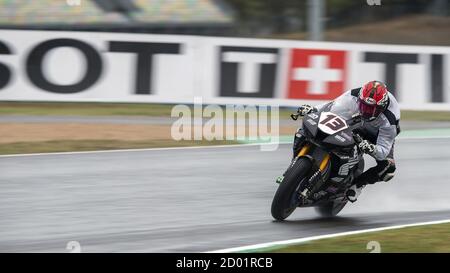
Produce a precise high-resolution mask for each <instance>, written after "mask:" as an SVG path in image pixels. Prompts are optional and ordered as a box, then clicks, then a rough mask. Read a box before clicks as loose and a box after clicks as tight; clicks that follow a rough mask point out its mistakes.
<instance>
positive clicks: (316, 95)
mask: <svg viewBox="0 0 450 273" xmlns="http://www.w3.org/2000/svg"><path fill="white" fill-rule="evenodd" d="M345 58H346V52H345V51H341V50H316V49H292V54H291V65H290V67H289V76H288V77H289V78H288V98H290V99H311V100H333V99H335V98H336V97H338V96H339V95H341V94H342V92H344V88H345V78H346V67H345Z"/></svg>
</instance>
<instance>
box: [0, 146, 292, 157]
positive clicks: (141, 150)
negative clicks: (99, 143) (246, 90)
mask: <svg viewBox="0 0 450 273" xmlns="http://www.w3.org/2000/svg"><path fill="white" fill-rule="evenodd" d="M279 144H286V143H279ZM258 145H276V143H242V144H225V145H209V146H184V147H165V148H142V149H116V150H95V151H79V152H55V153H33V154H10V155H0V157H21V156H45V155H73V154H97V153H99V154H100V153H127V152H146V151H166V150H185V149H211V148H230V147H231V148H233V147H242V146H258Z"/></svg>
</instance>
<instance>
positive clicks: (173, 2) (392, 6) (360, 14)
mask: <svg viewBox="0 0 450 273" xmlns="http://www.w3.org/2000/svg"><path fill="white" fill-rule="evenodd" d="M378 4H380V5H378ZM449 6H450V5H449V3H448V1H447V0H380V1H376V0H368V1H366V0H357V1H355V0H315V1H314V0H309V1H308V0H43V1H32V0H15V1H14V0H1V1H0V7H1V9H0V27H1V28H6V29H46V30H86V31H115V32H117V31H118V32H132V33H162V34H193V35H218V36H233V37H265V38H288V39H302V40H303V39H310V38H311V39H312V38H314V39H323V40H326V41H347V42H370V43H400V44H429V45H448V44H449V39H450V38H449V35H448V33H449V27H450V19H449V17H448V16H449V13H450V12H449V10H450V7H449ZM317 28H319V29H323V33H321V34H316V35H319V36H317V37H313V36H312V35H313V34H312V33H310V35H309V36H308V30H314V29H317Z"/></svg>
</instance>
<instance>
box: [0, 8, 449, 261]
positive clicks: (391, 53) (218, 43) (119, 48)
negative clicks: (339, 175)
mask: <svg viewBox="0 0 450 273" xmlns="http://www.w3.org/2000/svg"><path fill="white" fill-rule="evenodd" d="M449 15H450V1H449V0H39V1H37V0H0V219H1V220H0V252H10V251H13V252H29V251H36V252H49V251H53V252H64V251H66V249H65V246H66V243H67V242H68V241H72V240H76V241H79V242H80V243H81V247H82V249H83V251H86V252H89V251H93V252H98V251H105V252H113V251H118V252H124V251H152V252H161V251H163V252H174V251H209V250H215V249H221V248H226V247H235V246H240V245H246V244H256V243H262V242H265V241H273V240H284V239H290V238H298V237H305V236H312V235H319V234H323V233H334V232H339V231H349V230H354V229H356V228H358V227H361V226H364V227H367V228H369V227H379V226H384V225H395V224H405V223H413V222H417V221H428V220H441V219H444V218H445V219H448V218H449V217H450V214H449V210H448V209H449V207H450V204H449V200H450V199H449V198H448V196H449V194H450V190H449V186H448V185H449V183H448V173H447V172H448V171H447V170H448V166H449V164H450V157H449V154H450V152H449V151H448V149H449V147H450V145H449V142H448V139H449V138H450V111H449V108H450V106H449V105H450V84H449V78H450V74H449V71H450V47H449V46H450V16H449ZM247 38H251V39H247ZM316 41H317V42H316ZM333 42H346V43H333ZM348 43H352V44H348ZM361 43H368V44H361ZM410 46H412V47H410ZM146 50H148V51H146ZM142 51H143V52H144V53H146V54H148V55H145V54H142V55H138V53H139V52H142ZM46 54H48V55H46ZM83 54H84V55H83ZM148 56H150V57H148ZM44 57H45V58H44ZM309 57H311V60H312V61H310V59H309ZM316 57H319V58H316ZM313 59H314V60H313ZM244 66H245V67H246V68H248V69H241V68H242V67H244ZM313 66H315V67H313ZM313 68H317V71H319V73H323V74H318V75H317V74H316V76H314V77H310V79H305V78H302V77H303V75H311V74H309V72H308V73H307V72H305V71H309V70H310V69H313ZM296 69H300V70H299V71H300V72H299V73H294V71H297V70H296ZM313 70H314V69H313ZM330 71H331V73H326V72H330ZM244 72H246V73H247V72H248V73H249V74H245V73H244ZM242 73H244V74H242ZM302 73H304V74H302ZM297 74H299V75H300V76H298V77H297V76H296V75H297ZM243 75H244V76H243ZM248 75H250V76H251V77H246V76H248ZM329 75H331V76H329ZM305 77H306V76H305ZM325 77H330V79H325ZM155 79H156V80H155ZM247 79H250V80H248V81H247ZM374 79H379V80H382V81H383V80H386V81H387V82H388V83H389V84H392V86H389V87H390V90H391V91H392V92H397V93H396V96H397V95H398V96H397V98H398V99H399V101H400V103H403V104H402V106H403V105H406V106H409V107H404V108H402V119H401V123H400V124H401V128H402V133H401V134H400V136H399V138H403V139H405V140H399V142H398V144H397V146H396V151H397V152H396V160H398V166H399V167H398V171H397V173H398V175H397V176H396V178H395V179H394V180H395V182H393V183H391V184H389V185H383V186H380V187H371V188H370V189H369V190H368V192H367V194H366V195H365V196H364V197H363V198H362V200H361V201H358V203H357V204H356V205H355V206H351V207H350V208H349V209H348V210H347V209H344V211H343V217H342V218H338V219H337V220H329V219H328V220H324V219H317V218H316V217H317V216H316V214H314V212H313V211H312V210H304V211H302V212H299V213H298V214H296V215H294V216H293V221H291V222H289V223H288V224H287V225H280V224H278V223H274V222H272V218H271V216H270V212H269V211H270V209H269V206H270V202H271V199H272V197H273V194H274V192H275V190H276V186H277V185H276V184H275V183H274V179H275V177H277V176H278V175H280V174H281V173H282V172H283V171H284V170H285V168H286V166H287V165H288V163H289V161H290V158H291V154H292V152H291V142H292V139H293V134H294V132H295V131H296V129H297V128H298V126H299V124H298V122H293V121H292V120H290V119H289V114H290V113H291V112H292V111H294V109H296V106H298V105H300V104H302V103H305V102H308V103H311V104H316V103H319V102H323V101H327V100H332V99H334V98H335V97H336V96H337V95H339V94H341V93H342V92H343V91H344V90H345V89H348V88H356V87H358V86H360V84H361V83H362V82H364V81H368V80H374ZM311 81H316V82H319V83H320V84H317V85H314V86H321V87H322V88H323V89H322V90H310V89H308V88H309V87H310V86H312V85H310V83H311ZM81 83H83V84H81ZM391 87H392V88H391ZM196 96H197V97H198V96H203V98H204V99H205V103H218V104H220V105H221V106H223V105H225V104H231V105H234V104H247V103H250V104H253V103H255V104H263V105H266V104H268V105H278V104H279V105H281V106H283V107H281V111H280V116H279V124H277V126H278V125H279V128H278V130H276V132H277V133H278V132H279V135H280V141H281V143H284V144H285V145H280V148H279V149H278V150H277V151H274V152H272V153H263V152H261V151H260V150H258V147H256V146H242V145H240V146H238V147H228V146H227V147H226V148H214V147H208V148H201V149H178V148H177V149H175V150H173V149H167V150H166V149H159V148H163V147H164V148H165V147H180V146H199V145H200V146H202V145H216V144H221V145H223V144H226V145H228V144H248V143H249V142H251V141H249V140H245V139H244V140H237V139H233V140H226V139H215V140H213V141H209V140H205V139H201V140H182V141H175V140H174V139H173V137H172V134H171V127H172V125H173V124H174V121H176V120H177V118H178V114H177V113H175V115H174V114H173V113H172V109H173V106H174V104H177V103H184V104H187V105H189V107H191V106H192V103H193V98H194V97H196ZM252 99H254V100H252ZM190 109H192V107H191V108H190ZM222 109H223V108H222ZM244 119H250V118H246V117H244ZM206 120H207V119H205V121H206ZM233 120H234V116H233ZM255 124H257V123H255V121H254V120H253V123H252V121H250V122H249V123H247V124H245V125H244V127H245V128H247V129H248V127H250V126H255ZM196 126H199V125H197V124H192V127H196ZM200 126H201V125H200ZM236 126H237V125H235V124H232V125H226V126H225V127H224V130H226V131H227V130H228V129H230V127H231V128H232V129H236ZM274 132H275V131H274ZM233 135H234V133H233ZM245 136H246V135H245V134H244V137H245ZM397 147H398V148H397ZM142 148H158V149H155V150H145V149H142ZM117 149H141V150H139V151H121V152H117V151H115V152H108V153H105V152H101V153H97V152H93V153H85V154H84V153H75V154H60V155H58V154H50V155H49V154H45V155H28V154H36V153H52V152H79V151H98V150H117ZM397 149H398V150H397ZM17 154H25V155H17ZM397 155H398V156H397ZM372 163H373V162H372ZM369 166H370V164H369ZM403 182H404V183H403ZM424 182H427V183H424ZM429 183H434V184H433V185H432V186H431V187H430V184H429ZM430 188H431V190H430ZM434 189H439V190H434ZM363 195H364V194H363ZM380 200H382V202H380ZM355 215H356V216H355ZM448 230H449V229H448V227H447V226H446V227H445V228H444V232H445V231H447V233H445V234H446V235H445V236H447V237H445V238H447V239H445V238H444V239H442V238H437V239H436V240H434V241H433V240H430V241H426V242H424V241H418V240H419V239H421V238H420V236H422V237H423V236H424V235H423V234H422V235H419V237H414V238H410V237H404V238H403V239H404V242H402V243H401V244H402V245H405V247H404V248H395V246H396V244H393V245H394V248H393V249H394V250H397V251H405V250H413V251H414V250H418V251H427V250H434V251H446V252H450V247H449V245H448V241H449V240H450V239H448V238H450V237H448ZM187 234H189V236H187ZM436 234H438V232H436ZM439 234H441V233H439ZM427 236H431V235H425V237H426V238H428V237H427ZM395 237H401V236H397V235H396V236H395ZM391 238H392V236H391ZM261 240H263V241H261ZM436 241H439V242H445V243H442V244H444V245H443V246H442V245H440V246H439V247H441V248H438V247H436V248H435V246H436V245H437V244H435V243H434V242H436ZM406 242H412V244H411V245H407V246H406ZM417 242H419V243H417ZM399 245H400V244H399ZM364 247H365V245H364ZM420 247H421V248H420ZM355 249H356V251H357V252H358V251H359V252H361V251H362V252H365V251H366V249H365V248H362V249H360V248H359V246H357V247H356V248H355ZM355 249H353V250H355ZM325 250H326V249H325Z"/></svg>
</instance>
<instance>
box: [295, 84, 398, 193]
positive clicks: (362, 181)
mask: <svg viewBox="0 0 450 273" xmlns="http://www.w3.org/2000/svg"><path fill="white" fill-rule="evenodd" d="M334 102H338V103H340V104H342V105H345V106H346V107H347V108H348V109H349V110H350V111H351V112H353V113H355V114H360V116H361V118H362V126H361V128H360V129H358V130H357V131H355V132H356V133H358V134H359V135H360V136H361V137H362V140H361V142H360V143H359V144H358V146H359V148H360V149H361V150H362V151H363V152H364V153H366V154H368V155H370V156H372V157H373V158H374V159H375V160H376V162H377V165H376V166H375V167H372V168H370V169H368V170H367V171H365V172H364V173H362V174H361V175H360V176H359V177H357V178H356V179H355V180H354V182H353V185H352V186H351V187H350V188H349V189H348V190H347V192H346V196H347V199H348V200H349V201H351V202H355V201H356V200H357V198H358V196H359V195H360V194H361V190H362V189H363V188H364V187H365V186H366V185H367V184H374V183H376V182H379V181H385V182H387V181H389V180H391V179H392V178H393V177H394V173H395V170H396V166H395V161H394V143H395V138H396V136H397V135H398V134H399V133H400V126H399V121H400V108H399V105H398V102H397V100H396V99H395V97H394V96H393V95H392V93H390V92H389V91H388V90H387V87H386V85H385V84H384V83H382V82H380V81H370V82H368V83H366V84H365V85H363V86H362V87H359V88H355V89H351V90H348V91H346V92H344V93H343V94H342V95H341V96H339V97H338V98H336V99H335V100H334ZM324 105H325V104H322V105H319V106H316V107H312V106H310V105H302V106H301V107H300V108H299V109H298V113H299V114H300V116H304V115H307V114H309V113H311V112H315V111H318V110H320V109H321V108H322V107H323V106H324ZM299 130H301V129H299ZM304 141H305V139H304V137H303V136H302V135H301V134H300V133H299V132H297V133H296V134H295V138H294V147H293V149H294V155H296V154H297V153H298V151H299V150H300V148H301V147H302V144H303V143H304Z"/></svg>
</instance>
